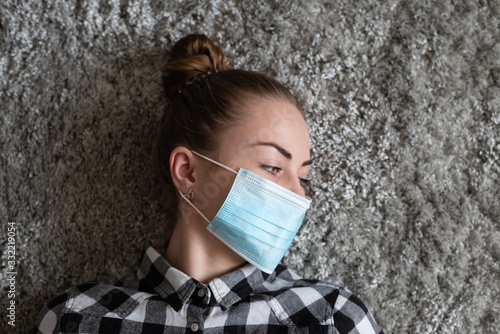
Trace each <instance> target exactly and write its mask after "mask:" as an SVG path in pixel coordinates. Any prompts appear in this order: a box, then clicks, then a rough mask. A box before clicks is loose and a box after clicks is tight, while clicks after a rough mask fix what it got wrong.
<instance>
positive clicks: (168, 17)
mask: <svg viewBox="0 0 500 334" xmlns="http://www.w3.org/2000/svg"><path fill="white" fill-rule="evenodd" d="M191 32H202V33H206V34H207V35H209V36H211V37H212V38H213V39H214V40H215V41H216V42H217V43H219V44H220V45H221V46H222V47H223V49H224V50H225V51H226V54H227V57H228V60H229V62H230V63H231V64H232V66H233V67H237V68H245V69H252V70H257V71H260V72H264V73H266V74H268V75H271V76H273V77H275V78H276V79H278V80H280V81H281V82H283V83H284V84H286V85H287V86H288V87H290V88H291V89H292V90H293V91H294V92H295V93H297V94H298V95H299V96H300V97H302V99H303V100H304V101H305V106H306V110H307V116H306V118H307V122H308V124H309V127H310V131H311V141H312V142H311V144H312V153H313V157H314V160H315V164H314V167H313V170H312V171H311V174H310V176H311V177H312V179H313V186H311V189H310V196H311V197H312V198H313V204H312V208H311V210H310V211H309V213H308V216H307V218H306V220H305V222H304V224H303V226H302V228H301V230H300V232H299V234H298V236H297V238H296V239H295V241H294V243H293V244H292V247H291V248H290V250H289V252H288V253H287V255H286V257H285V259H284V261H285V262H286V263H287V264H288V265H289V266H290V267H292V268H294V269H295V270H296V271H298V272H299V273H300V274H302V275H304V276H307V277H315V278H321V279H325V280H330V281H335V282H337V283H341V284H343V285H346V286H348V287H349V288H350V289H351V290H353V291H355V292H356V293H357V294H358V295H359V296H360V297H361V298H362V299H364V300H365V301H366V303H367V304H368V306H369V307H370V309H371V310H372V311H373V313H374V315H375V318H376V319H377V321H378V322H379V324H380V325H381V326H382V327H384V329H385V331H386V332H387V333H456V332H462V333H498V332H499V331H500V320H499V319H500V304H499V302H498V301H499V299H500V287H499V284H500V283H499V282H500V277H499V273H500V265H499V263H500V231H499V226H500V225H499V224H500V181H499V180H500V175H499V174H500V161H499V159H500V158H499V156H500V3H499V2H498V1H472V0H470V1H454V2H451V1H435V2H429V1H398V0H393V1H383V2H378V3H376V2H373V1H331V2H328V3H323V2H322V1H316V0H310V1H251V2H250V1H249V2H241V1H210V2H208V1H168V2H167V1H106V0H102V1H38V0H32V1H22V2H21V1H13V0H4V1H2V2H1V3H0V223H1V224H2V225H1V226H2V229H1V232H0V233H1V234H0V246H1V247H0V249H1V252H2V253H1V271H0V282H1V283H0V284H1V287H2V290H1V292H0V296H1V298H0V300H1V301H2V302H1V308H0V328H1V331H2V333H5V329H7V330H12V331H13V332H20V333H21V332H26V331H28V330H29V328H31V326H32V325H33V323H34V321H35V318H36V316H37V314H38V312H39V311H40V310H41V308H42V307H43V304H44V303H45V302H47V301H48V300H50V299H51V298H53V297H54V296H55V295H57V294H58V293H61V292H63V291H64V290H65V289H67V288H69V287H70V286H72V285H76V284H79V283H83V282H86V281H90V280H103V281H108V282H114V281H116V280H117V279H119V278H120V277H121V276H122V275H125V274H133V273H134V272H135V266H136V265H137V262H138V260H139V257H140V253H141V250H142V247H143V244H144V242H145V241H146V240H148V239H151V238H154V237H158V236H160V237H164V238H167V237H168V232H169V221H168V219H167V217H168V215H167V214H166V209H167V208H165V206H164V205H163V204H162V201H161V197H160V187H159V185H158V179H157V177H156V176H155V175H156V174H155V173H156V170H155V167H154V159H153V154H152V152H153V148H154V143H155V138H156V134H157V130H158V125H159V121H160V120H161V117H162V112H163V109H164V106H165V105H166V101H165V100H164V98H163V97H162V94H161V93H162V90H161V86H160V83H161V77H160V72H159V70H160V68H161V66H162V64H163V62H164V59H165V55H166V52H167V51H168V50H169V48H170V47H171V46H172V44H173V43H174V42H175V41H176V40H177V39H179V38H181V37H183V36H184V35H186V34H188V33H191ZM9 222H13V223H14V225H15V227H16V237H15V239H16V241H15V243H16V244H15V246H16V250H17V253H16V261H17V262H16V266H15V269H16V270H17V273H18V274H17V276H16V285H15V289H16V297H15V301H16V327H15V329H13V328H12V327H11V326H9V325H8V324H7V321H8V320H9V319H8V318H7V317H6V315H7V309H6V308H7V305H8V304H7V302H8V300H9V298H7V296H8V291H9V289H10V285H9V284H8V282H7V277H8V276H9V275H8V274H7V272H8V271H9V267H8V262H7V260H8V255H9V254H8V246H9V245H8V238H7V236H8V232H7V231H8V229H7V228H8V223H9Z"/></svg>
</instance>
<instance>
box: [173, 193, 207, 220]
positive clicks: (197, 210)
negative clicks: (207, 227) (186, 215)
mask: <svg viewBox="0 0 500 334" xmlns="http://www.w3.org/2000/svg"><path fill="white" fill-rule="evenodd" d="M177 191H178V192H179V194H181V196H182V198H184V200H185V201H186V202H188V204H189V205H191V207H192V208H193V209H195V210H196V212H198V213H199V214H200V216H202V217H203V219H205V220H206V221H207V223H209V224H210V220H208V218H207V217H206V216H205V215H204V214H203V213H202V212H201V211H200V210H199V209H198V208H197V207H196V206H194V204H193V202H191V201H190V200H188V199H187V198H186V196H184V194H183V193H182V191H180V190H179V189H177Z"/></svg>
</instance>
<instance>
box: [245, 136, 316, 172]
mask: <svg viewBox="0 0 500 334" xmlns="http://www.w3.org/2000/svg"><path fill="white" fill-rule="evenodd" d="M257 145H263V146H272V147H274V148H275V149H276V150H278V152H280V153H281V154H283V156H285V158H287V159H288V160H290V159H292V154H291V153H290V152H288V151H287V150H286V149H284V148H283V147H281V146H279V145H278V144H276V143H273V142H261V141H260V142H257V143H255V144H253V145H252V146H257ZM309 165H312V159H309V160H307V161H304V162H303V163H302V166H309Z"/></svg>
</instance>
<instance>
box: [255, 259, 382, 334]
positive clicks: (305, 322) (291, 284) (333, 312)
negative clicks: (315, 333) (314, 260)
mask: <svg viewBox="0 0 500 334" xmlns="http://www.w3.org/2000/svg"><path fill="white" fill-rule="evenodd" d="M276 273H277V275H276V278H275V279H274V280H272V282H271V283H266V284H265V287H266V289H267V291H266V292H264V294H265V295H267V296H268V302H269V304H270V306H271V308H272V309H273V310H274V311H275V313H276V314H277V316H278V317H279V318H280V320H281V321H282V322H284V323H286V324H287V325H289V326H292V327H307V326H311V324H313V323H316V324H318V325H319V326H327V327H330V328H335V329H336V332H338V333H381V332H382V331H381V329H380V328H379V327H378V325H377V324H376V322H375V320H374V318H373V316H372V314H371V313H370V311H369V310H368V308H367V307H366V305H365V304H364V302H363V301H362V300H361V299H360V298H359V297H358V296H356V295H355V294H353V293H352V292H351V291H349V290H348V289H347V288H345V287H342V286H339V285H336V284H333V283H329V282H324V281H319V280H309V279H303V278H301V277H300V276H299V275H297V274H295V273H294V272H293V271H291V270H289V269H286V268H282V269H281V270H279V271H277V272H276ZM334 332H335V331H334Z"/></svg>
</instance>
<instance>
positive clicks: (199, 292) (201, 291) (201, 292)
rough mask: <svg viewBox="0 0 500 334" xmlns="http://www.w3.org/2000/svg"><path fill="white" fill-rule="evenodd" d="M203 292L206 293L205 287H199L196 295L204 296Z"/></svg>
mask: <svg viewBox="0 0 500 334" xmlns="http://www.w3.org/2000/svg"><path fill="white" fill-rule="evenodd" d="M205 294H206V291H205V289H200V290H198V297H200V298H201V297H204V296H205Z"/></svg>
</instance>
